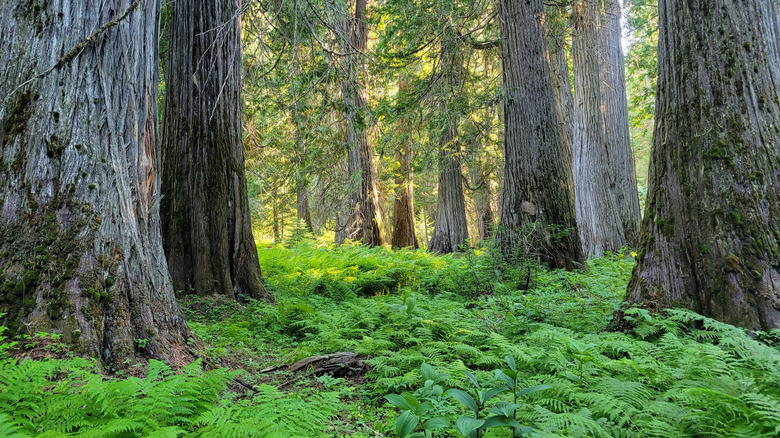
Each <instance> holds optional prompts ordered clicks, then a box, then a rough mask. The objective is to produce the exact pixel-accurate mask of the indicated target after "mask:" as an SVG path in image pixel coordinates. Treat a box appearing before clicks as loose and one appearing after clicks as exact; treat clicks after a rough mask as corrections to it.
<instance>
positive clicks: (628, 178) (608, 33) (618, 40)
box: [599, 0, 642, 246]
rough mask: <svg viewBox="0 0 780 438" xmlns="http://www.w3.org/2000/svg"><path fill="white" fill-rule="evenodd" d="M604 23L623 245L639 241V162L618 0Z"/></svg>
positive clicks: (609, 129)
mask: <svg viewBox="0 0 780 438" xmlns="http://www.w3.org/2000/svg"><path fill="white" fill-rule="evenodd" d="M602 17H603V19H602V22H601V35H602V43H601V44H600V45H599V47H601V72H602V80H601V95H602V98H603V103H602V105H601V108H602V109H603V112H604V126H605V131H606V138H607V145H608V146H609V150H608V156H609V162H610V167H611V168H612V169H613V173H612V175H613V181H612V182H611V185H610V188H611V189H612V191H613V192H614V193H615V203H616V205H617V214H618V215H619V216H620V220H621V222H622V224H623V234H624V236H625V239H626V240H625V242H624V245H630V246H636V245H637V244H638V243H639V225H640V221H641V220H642V215H641V212H640V211H639V192H638V191H637V182H636V165H635V163H634V154H633V151H632V150H631V134H630V132H629V128H628V126H629V120H628V98H627V96H626V68H625V58H624V56H623V47H622V39H623V29H622V27H621V9H620V1H619V0H607V1H606V5H605V6H604V11H603V13H602Z"/></svg>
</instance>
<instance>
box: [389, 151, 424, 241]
mask: <svg viewBox="0 0 780 438" xmlns="http://www.w3.org/2000/svg"><path fill="white" fill-rule="evenodd" d="M411 147H412V142H411V141H407V142H406V144H405V145H402V146H401V149H399V151H398V154H397V155H396V157H397V159H398V162H399V163H400V164H401V166H400V168H399V169H398V174H397V175H396V177H395V184H396V187H397V188H396V195H395V205H394V209H393V210H394V212H393V216H394V220H393V222H394V223H393V238H392V240H391V243H392V245H393V248H408V247H411V248H414V249H417V248H419V247H420V243H419V242H418V241H417V234H416V233H415V228H414V185H413V182H412V171H411V168H410V166H409V159H410V156H411V154H412V151H411Z"/></svg>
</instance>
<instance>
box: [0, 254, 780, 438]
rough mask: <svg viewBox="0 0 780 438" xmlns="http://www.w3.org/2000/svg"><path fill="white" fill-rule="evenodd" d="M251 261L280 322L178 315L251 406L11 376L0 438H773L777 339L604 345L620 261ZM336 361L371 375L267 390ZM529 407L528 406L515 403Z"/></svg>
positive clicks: (191, 389)
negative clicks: (243, 389) (289, 369)
mask: <svg viewBox="0 0 780 438" xmlns="http://www.w3.org/2000/svg"><path fill="white" fill-rule="evenodd" d="M259 254H260V261H261V265H262V268H263V273H264V275H265V276H267V285H268V287H269V289H271V290H272V291H273V293H274V297H275V303H274V304H269V303H264V302H252V303H250V304H249V305H239V304H236V303H235V302H231V301H228V300H225V299H214V298H197V297H194V298H188V299H186V300H185V301H184V302H183V303H182V304H183V306H184V308H185V311H186V312H187V317H188V321H189V322H190V325H191V327H192V329H193V330H194V331H195V332H196V333H197V334H198V335H199V336H201V337H202V338H203V339H204V340H205V341H206V342H207V343H208V344H209V349H208V351H207V355H208V358H209V360H210V361H212V362H215V363H219V361H222V363H224V364H226V365H229V366H231V367H232V368H242V369H244V370H246V371H244V372H243V374H242V376H241V377H242V378H244V379H246V380H247V381H249V382H251V383H252V384H256V385H255V387H256V388H257V390H258V393H257V394H256V395H255V396H253V397H249V398H247V397H245V396H240V395H238V394H234V393H231V392H230V391H229V385H228V384H229V383H230V381H231V379H232V378H233V377H235V375H236V374H235V373H236V372H237V371H227V370H216V371H202V370H201V366H200V364H199V363H196V364H193V365H190V366H189V367H187V368H185V369H184V370H182V371H181V372H178V373H174V372H172V371H170V370H169V369H168V368H167V367H165V365H163V364H161V363H157V362H151V363H150V364H149V374H148V375H147V376H146V377H145V378H134V377H131V378H125V379H118V378H109V377H105V376H102V375H101V374H100V373H99V372H97V369H96V367H95V365H94V364H93V363H91V362H89V361H85V360H82V359H70V360H50V361H44V362H35V361H30V360H28V361H24V362H21V363H18V362H17V361H15V360H13V359H10V358H7V357H6V358H5V359H2V361H0V436H37V435H38V434H42V433H45V434H46V435H41V436H81V435H83V436H93V435H94V436H281V435H285V436H355V437H369V436H397V434H396V432H398V431H400V432H402V433H407V432H408V434H413V433H417V434H423V435H418V436H441V437H457V436H460V433H461V432H465V433H466V434H467V435H470V434H475V433H476V434H479V436H484V437H501V436H507V437H509V436H513V435H516V436H522V435H523V434H525V433H526V432H528V431H530V430H531V429H533V433H534V434H535V436H544V437H694V436H695V437H721V436H726V437H746V438H748V437H750V438H752V437H772V436H778V435H779V434H780V385H778V384H777V382H780V350H778V347H777V339H778V336H777V333H776V332H769V333H758V334H756V336H754V337H751V336H749V335H748V334H747V333H745V332H744V331H743V330H741V329H737V328H735V327H732V326H729V325H726V324H722V323H719V322H717V321H713V320H711V319H708V318H704V317H702V316H700V315H697V314H695V313H693V312H690V311H685V310H670V311H668V312H667V313H666V314H665V315H650V314H648V313H647V312H644V311H640V310H629V311H628V317H629V318H631V319H633V320H634V324H635V328H634V331H633V332H632V333H614V332H607V331H605V329H606V327H607V325H608V324H609V322H610V318H611V315H612V314H613V313H614V310H615V309H617V308H618V306H619V305H620V303H621V302H622V298H623V291H624V289H625V285H626V281H627V278H628V276H629V275H630V272H631V269H632V267H633V260H632V259H631V257H628V256H626V255H625V254H622V253H621V254H615V255H610V256H608V257H606V258H603V259H599V260H593V261H591V262H590V263H589V269H588V270H587V271H580V272H565V271H553V272H550V271H547V270H544V269H540V268H538V267H536V266H533V265H524V266H520V267H512V266H502V264H501V263H500V262H498V261H497V259H496V258H495V257H494V256H493V254H492V253H491V252H490V251H485V250H479V251H471V252H469V253H466V254H461V255H458V256H446V257H438V256H433V255H430V254H427V253H425V252H423V251H408V250H404V251H397V252H393V251H390V250H388V249H385V248H374V249H369V248H364V247H359V246H339V247H333V246H323V245H317V244H315V243H312V242H310V241H302V242H300V243H298V244H296V245H295V246H293V247H292V248H290V249H285V248H284V247H281V246H275V247H271V248H261V249H260V251H259ZM3 345H7V343H6V344H3V343H0V355H2V354H6V353H4V351H5V350H7V347H3ZM338 351H352V352H355V353H357V354H358V355H360V356H361V357H364V358H365V359H366V361H367V363H368V364H369V365H370V368H369V371H368V374H367V375H365V376H358V377H355V378H353V379H352V380H350V379H342V378H338V379H337V378H332V377H330V376H322V377H319V378H316V379H313V378H310V377H307V376H303V375H290V374H289V373H285V372H280V373H277V374H273V373H270V374H263V373H262V372H261V370H262V369H263V368H270V367H274V366H280V365H285V364H291V363H293V362H295V361H296V360H299V359H302V358H306V357H309V356H313V355H317V354H325V353H333V352H338ZM6 356H7V354H6ZM508 358H511V362H508V360H510V359H508ZM424 364H425V365H424ZM507 364H511V366H510V369H511V368H512V367H515V368H516V370H515V371H513V373H514V374H512V376H513V377H512V378H513V379H514V382H515V384H514V385H515V386H514V388H515V389H514V390H513V391H510V390H503V389H495V390H491V388H500V387H501V385H506V380H507V379H505V378H503V379H502V378H500V376H499V375H498V374H497V372H496V371H495V370H496V369H499V370H504V371H506V370H507ZM421 369H422V370H427V371H421ZM432 370H435V372H433V371H432ZM426 373H427V377H426V376H424V374H426ZM432 373H433V374H432ZM510 374H511V373H510ZM431 375H433V376H437V377H436V379H435V380H436V381H435V382H430V383H429V382H427V381H428V380H431V378H430V376H431ZM470 375H471V376H473V379H472V378H471V377H469V376H470ZM263 382H264V383H263ZM474 382H478V383H477V385H478V386H475V385H474ZM436 386H438V387H439V389H440V391H439V389H437V388H435V387H436ZM278 387H282V388H284V391H282V390H280V389H277V388H278ZM425 388H427V389H425ZM523 388H536V389H537V390H536V391H535V392H533V391H531V392H528V393H527V394H526V393H523V394H522V396H521V397H517V394H518V393H519V391H521V390H522V389H523ZM540 389H544V390H540ZM459 391H460V392H459ZM478 391H483V395H484V394H486V393H487V392H486V391H492V392H491V393H490V394H491V396H490V397H483V398H484V401H485V402H484V403H482V402H480V403H479V405H478V406H476V408H477V409H474V406H472V405H470V404H469V403H466V404H464V400H466V401H468V398H467V397H466V396H464V394H467V395H469V397H471V398H472V399H473V400H480V399H479V397H480V394H479V392H478ZM404 393H406V394H409V395H413V396H414V397H416V398H417V399H418V400H420V401H421V403H422V402H423V401H425V400H433V402H430V403H429V405H430V410H429V408H428V407H427V406H429V405H425V406H426V408H425V409H424V410H423V411H420V410H415V409H417V408H414V409H406V410H404V409H402V410H400V411H399V410H398V409H396V406H404V407H406V408H408V406H407V405H405V404H404V402H403V401H401V399H399V398H397V397H390V398H389V400H393V401H394V402H395V403H394V404H393V405H391V404H389V403H388V402H387V400H388V399H386V398H385V397H386V396H389V395H390V394H398V397H401V394H404ZM426 397H428V398H426ZM109 400H110V401H111V403H109V402H108V401H109ZM407 401H408V399H407ZM399 403H400V405H399ZM16 406H18V408H16ZM509 414H511V416H510V415H509ZM490 416H493V417H497V418H498V417H501V418H503V419H502V420H500V421H503V423H500V427H499V423H497V421H499V420H490V421H492V423H488V425H495V426H496V427H487V426H486V425H485V424H482V425H481V426H480V425H479V421H481V420H485V421H487V420H486V419H487V418H489V417H490ZM415 417H416V418H417V419H418V420H419V423H415V421H414V420H415ZM510 417H511V418H510ZM434 418H436V420H435V421H434V422H433V423H429V422H430V421H431V420H432V419H434ZM463 418H473V419H474V421H471V420H462V419H463ZM459 421H460V424H459ZM513 421H516V422H517V424H521V425H523V427H524V429H513V427H514V426H512V425H513V424H515V423H512V422H513ZM426 424H428V425H429V426H431V427H430V429H426V428H424V426H425V425H426ZM398 425H401V426H403V427H402V428H401V429H399V428H398ZM525 428H530V429H525ZM242 433H243V434H242ZM426 433H427V434H428V435H425V434H426ZM14 434H16V435H14ZM90 434H92V435H90ZM410 436H411V435H410Z"/></svg>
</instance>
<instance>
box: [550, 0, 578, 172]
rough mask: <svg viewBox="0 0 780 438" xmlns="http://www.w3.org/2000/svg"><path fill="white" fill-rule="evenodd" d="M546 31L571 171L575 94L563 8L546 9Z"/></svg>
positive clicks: (556, 99)
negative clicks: (572, 86)
mask: <svg viewBox="0 0 780 438" xmlns="http://www.w3.org/2000/svg"><path fill="white" fill-rule="evenodd" d="M544 10H545V21H544V30H545V34H546V36H547V46H548V48H549V53H550V73H551V75H552V82H553V91H554V92H555V109H556V111H557V113H558V118H559V120H560V124H561V129H562V130H563V133H564V137H565V140H566V161H567V163H568V166H569V167H571V165H572V164H571V163H572V144H573V143H574V133H573V122H574V96H573V95H572V92H571V80H570V75H569V64H568V62H567V61H566V50H567V49H568V48H569V44H568V43H567V38H566V37H567V29H566V27H567V19H566V17H565V16H564V12H563V11H562V7H561V6H554V5H552V6H545V7H544Z"/></svg>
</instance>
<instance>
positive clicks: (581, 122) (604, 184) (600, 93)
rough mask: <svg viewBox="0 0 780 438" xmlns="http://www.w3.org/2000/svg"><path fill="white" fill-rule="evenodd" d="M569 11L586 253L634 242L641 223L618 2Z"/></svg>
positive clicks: (583, 2)
mask: <svg viewBox="0 0 780 438" xmlns="http://www.w3.org/2000/svg"><path fill="white" fill-rule="evenodd" d="M571 15H572V18H571V19H572V28H573V30H572V32H573V41H572V58H573V71H574V125H573V144H572V146H573V169H574V188H575V195H576V202H577V224H578V226H579V228H580V236H581V238H582V244H583V250H584V251H585V254H586V255H587V256H588V257H599V256H601V255H602V254H604V252H605V251H618V250H620V248H622V247H624V246H626V245H627V244H633V243H635V242H636V236H637V230H638V223H639V196H638V193H637V187H636V170H635V168H634V160H633V155H632V151H631V141H630V136H629V132H628V109H627V108H628V107H627V101H626V83H625V71H624V62H623V52H622V48H621V47H620V40H621V30H620V5H619V4H618V2H617V1H612V0H609V1H608V2H607V5H606V6H603V5H602V2H601V0H576V1H575V2H574V4H573V6H572V14H571Z"/></svg>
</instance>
